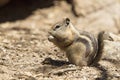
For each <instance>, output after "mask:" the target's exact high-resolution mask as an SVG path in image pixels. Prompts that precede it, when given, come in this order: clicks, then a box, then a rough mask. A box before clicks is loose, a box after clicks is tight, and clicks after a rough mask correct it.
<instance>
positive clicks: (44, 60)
mask: <svg viewBox="0 0 120 80" xmlns="http://www.w3.org/2000/svg"><path fill="white" fill-rule="evenodd" d="M85 1H86V0H85ZM107 1H109V0H107ZM110 1H112V0H110ZM113 1H114V2H113V3H112V4H110V5H109V6H108V5H107V6H104V7H102V8H99V9H97V10H93V11H92V12H87V9H84V10H86V13H85V15H84V16H79V17H76V16H75V15H74V13H73V12H72V10H71V7H72V6H71V3H69V2H67V1H64V0H58V1H56V0H37V1H34V0H11V2H10V3H9V4H8V5H6V6H3V7H1V8H0V80H120V63H119V61H112V60H105V59H103V60H100V62H99V65H96V66H86V67H82V68H79V67H78V66H75V65H73V64H70V63H69V62H68V60H67V58H66V56H65V53H64V52H62V51H61V50H59V49H58V48H57V47H56V46H55V45H53V44H52V43H50V42H49V41H48V39H47V37H48V31H49V29H50V27H52V25H53V24H54V23H55V22H57V21H59V20H61V19H62V18H64V17H69V18H70V19H71V21H72V23H73V24H74V25H75V26H76V27H77V28H78V29H81V30H85V31H88V32H91V33H93V34H95V35H97V34H98V33H99V32H100V31H103V30H104V31H110V32H113V33H116V34H119V31H120V23H119V21H120V11H119V10H120V3H119V1H118V2H116V1H115V0H113ZM81 3H82V0H81ZM98 5H99V4H98ZM83 6H84V5H83ZM49 61H50V62H49ZM67 68H76V69H74V70H66V71H64V69H67Z"/></svg>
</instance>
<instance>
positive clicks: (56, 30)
mask: <svg viewBox="0 0 120 80" xmlns="http://www.w3.org/2000/svg"><path fill="white" fill-rule="evenodd" d="M102 34H103V33H102ZM99 37H101V35H99ZM48 40H49V41H50V42H53V43H54V44H55V45H56V46H58V47H59V48H60V49H61V50H64V51H65V52H66V56H67V58H68V60H69V61H70V62H71V63H73V64H75V65H78V66H87V65H88V66H89V65H91V64H92V63H93V62H94V61H95V62H97V61H99V58H97V59H96V56H99V55H98V51H99V50H98V47H100V46H101V45H100V46H98V40H97V38H96V37H94V36H93V35H92V34H90V33H88V32H85V31H78V29H76V28H75V27H74V26H73V24H72V23H71V21H70V19H69V18H65V19H63V20H62V21H60V22H58V23H56V24H55V25H54V26H53V27H52V28H51V30H50V31H49V37H48ZM99 42H101V40H100V41H99ZM95 59H96V60H95Z"/></svg>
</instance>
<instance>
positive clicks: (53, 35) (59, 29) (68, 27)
mask: <svg viewBox="0 0 120 80" xmlns="http://www.w3.org/2000/svg"><path fill="white" fill-rule="evenodd" d="M49 34H50V36H49V37H48V40H49V41H51V42H53V43H54V44H55V45H57V46H59V47H65V46H67V45H69V44H71V42H72V41H73V40H74V38H73V37H74V35H73V25H72V23H71V22H70V19H69V18H65V19H63V20H62V21H60V22H57V23H56V24H55V25H54V26H53V27H52V28H51V30H50V31H49Z"/></svg>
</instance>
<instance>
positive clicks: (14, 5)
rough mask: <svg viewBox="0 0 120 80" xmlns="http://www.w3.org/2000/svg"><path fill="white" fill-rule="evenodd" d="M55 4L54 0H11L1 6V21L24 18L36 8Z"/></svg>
mask: <svg viewBox="0 0 120 80" xmlns="http://www.w3.org/2000/svg"><path fill="white" fill-rule="evenodd" d="M53 5H54V0H11V2H10V3H9V4H8V5H6V6H4V7H1V8H0V23H3V22H7V21H11V22H12V21H16V20H22V19H25V18H26V17H28V16H29V15H30V14H32V12H33V11H34V10H36V9H43V8H48V7H51V6H53Z"/></svg>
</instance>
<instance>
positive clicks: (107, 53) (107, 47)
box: [102, 33, 120, 61]
mask: <svg viewBox="0 0 120 80" xmlns="http://www.w3.org/2000/svg"><path fill="white" fill-rule="evenodd" d="M108 35H109V37H110V38H112V40H103V45H104V46H103V53H102V54H103V55H102V59H107V60H115V61H120V37H119V36H117V35H115V34H113V33H108Z"/></svg>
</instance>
